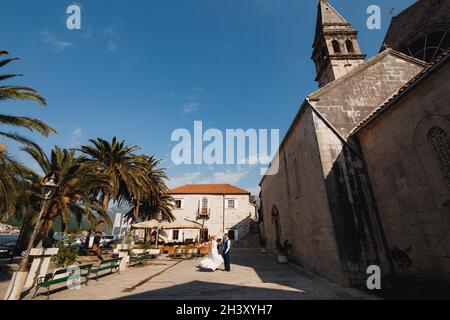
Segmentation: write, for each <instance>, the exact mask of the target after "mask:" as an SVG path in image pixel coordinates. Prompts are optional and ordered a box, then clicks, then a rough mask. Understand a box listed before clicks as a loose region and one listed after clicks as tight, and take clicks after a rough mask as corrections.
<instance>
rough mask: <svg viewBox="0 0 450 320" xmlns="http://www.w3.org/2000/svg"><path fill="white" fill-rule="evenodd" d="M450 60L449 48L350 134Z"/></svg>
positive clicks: (358, 129)
mask: <svg viewBox="0 0 450 320" xmlns="http://www.w3.org/2000/svg"><path fill="white" fill-rule="evenodd" d="M449 59H450V48H449V49H447V50H445V51H444V52H443V53H442V54H441V55H440V56H439V57H437V58H436V59H435V60H433V61H432V62H431V63H430V64H429V65H428V66H427V67H426V68H425V69H423V70H422V71H421V72H419V73H418V74H417V75H416V76H415V77H414V78H412V79H411V80H410V81H408V82H407V83H406V84H405V85H404V86H403V87H401V88H400V89H398V91H397V92H395V93H394V94H393V95H392V96H391V97H390V98H389V99H388V100H386V102H384V103H383V104H382V105H381V106H379V107H378V108H376V109H375V110H374V111H373V112H372V113H371V114H369V115H368V116H367V117H366V118H365V119H364V120H363V121H361V122H360V123H359V124H358V126H356V127H355V128H354V129H353V131H352V134H355V133H357V132H359V131H360V130H361V129H363V128H364V127H365V126H366V125H367V124H369V123H370V122H372V120H373V119H375V118H376V117H378V116H379V115H380V114H382V113H383V112H384V111H385V110H386V109H387V108H388V107H390V106H391V105H392V104H393V103H394V102H396V101H397V100H398V99H399V98H401V97H402V96H403V94H406V93H407V92H408V91H409V90H410V89H412V88H414V87H415V86H416V85H418V84H419V83H420V82H422V80H424V79H425V78H427V77H428V76H429V75H430V74H431V73H433V71H434V70H436V69H437V68H438V67H439V66H440V65H441V64H444V63H446V62H448V61H449Z"/></svg>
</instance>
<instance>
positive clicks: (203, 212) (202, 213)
mask: <svg viewBox="0 0 450 320" xmlns="http://www.w3.org/2000/svg"><path fill="white" fill-rule="evenodd" d="M210 217H211V209H209V208H208V209H206V208H200V209H198V210H197V219H209V218H210Z"/></svg>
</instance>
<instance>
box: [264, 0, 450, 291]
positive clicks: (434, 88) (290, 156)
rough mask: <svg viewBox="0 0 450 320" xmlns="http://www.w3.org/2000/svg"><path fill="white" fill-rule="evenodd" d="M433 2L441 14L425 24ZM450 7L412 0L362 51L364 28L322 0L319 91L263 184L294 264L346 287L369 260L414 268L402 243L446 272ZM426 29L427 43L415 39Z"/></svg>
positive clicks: (316, 53) (431, 267)
mask: <svg viewBox="0 0 450 320" xmlns="http://www.w3.org/2000/svg"><path fill="white" fill-rule="evenodd" d="M437 5H440V6H441V7H442V8H441V9H440V12H441V13H442V14H440V15H439V16H438V17H434V18H435V19H434V21H433V22H432V23H431V22H427V24H422V22H421V21H423V19H422V18H421V17H424V16H428V17H429V16H430V14H432V12H434V11H435V10H436V9H435V6H437ZM449 12H450V1H441V0H421V1H418V2H416V3H415V4H414V5H413V6H412V7H410V8H408V9H407V10H405V12H403V13H401V14H400V15H398V16H397V17H396V18H394V19H393V22H392V25H391V27H390V29H389V31H388V33H387V35H386V39H385V42H384V44H380V46H382V49H381V50H380V53H379V54H378V55H376V56H375V57H372V58H371V59H369V60H368V61H365V59H364V58H365V56H364V55H363V54H362V53H361V50H360V47H359V45H358V37H357V35H358V34H357V31H356V30H354V29H353V28H352V27H351V25H350V24H349V23H348V22H347V21H346V20H345V19H344V18H343V17H342V16H341V15H340V14H339V13H338V12H337V11H336V10H335V9H334V8H333V7H332V6H331V5H330V4H329V3H328V2H327V1H324V0H321V1H319V6H318V16H317V27H316V35H315V39H314V44H313V55H312V59H313V61H314V63H315V65H316V70H317V78H316V81H318V83H319V89H318V90H317V91H316V92H314V93H312V94H310V95H309V96H308V97H307V98H306V99H305V101H304V102H303V104H302V105H301V107H300V109H299V112H298V114H297V116H296V117H295V119H294V120H293V122H292V124H291V126H290V128H289V130H288V132H287V134H286V136H285V137H284V139H283V141H282V143H281V146H280V149H279V156H278V157H277V158H275V159H274V160H273V161H278V165H279V172H278V174H277V175H274V176H270V175H267V176H265V177H264V178H263V179H262V181H261V183H260V186H261V198H262V209H261V212H262V215H261V225H260V228H261V231H262V234H263V236H264V238H265V239H266V241H267V246H268V249H269V251H271V252H276V249H275V247H276V246H275V243H276V242H277V241H281V242H283V241H284V240H288V241H289V242H291V243H292V244H293V248H292V250H291V258H292V259H293V260H294V261H295V262H297V263H298V264H300V265H302V266H303V267H305V268H306V269H307V270H310V271H313V272H315V273H317V274H320V275H322V276H324V277H327V278H329V279H331V280H333V281H335V282H338V283H340V284H344V285H359V284H362V283H364V282H365V279H366V278H367V275H366V270H367V267H368V266H369V265H373V264H376V265H379V266H381V269H382V272H383V273H384V274H387V273H390V272H392V271H396V272H406V271H405V270H403V269H401V268H399V266H398V263H397V262H398V261H397V260H396V256H395V255H394V254H393V253H394V252H397V253H398V252H402V253H406V254H407V255H408V256H409V258H410V259H411V261H412V267H411V268H412V269H413V270H414V271H420V272H424V273H427V274H428V275H430V276H433V277H437V278H439V279H445V280H446V281H448V280H449V279H450V237H449V232H450V212H449V210H450V209H449V203H450V93H449V92H448V89H447V88H449V84H450V69H449V68H450V65H449V63H448V61H449V59H450V58H449V55H450V54H449V52H448V50H447V51H446V47H448V45H449V44H450V43H449V42H448V41H450V39H449V40H447V37H449V36H450V33H449V34H447V31H450V29H449V28H447V29H445V28H446V27H445V26H447V27H448V26H449V25H450V19H449V15H448V13H449ZM445 13H446V14H445ZM404 17H407V18H404ZM412 17H417V19H414V18H412ZM400 26H401V30H400V29H399V28H400ZM433 26H434V27H433ZM436 32H439V35H440V36H441V39H440V41H439V43H438V44H436V43H435V42H432V43H431V42H430V43H428V42H427V41H428V40H427V39H431V38H433V39H435V38H437V36H436V35H437V33H436ZM402 35H404V36H405V39H401V37H402ZM427 35H431V36H430V38H428V36H427ZM421 37H423V39H424V40H423V41H424V48H425V49H424V50H425V52H424V51H420V50H416V51H413V50H411V49H408V48H409V47H408V45H409V44H411V43H414V41H415V40H417V39H422V38H421ZM406 38H407V39H406ZM433 41H434V40H433ZM393 48H395V49H396V50H394V49H393ZM397 50H399V51H397ZM431 51H433V53H432V54H431V53H429V52H431ZM436 58H437V59H436ZM430 61H433V62H431V63H429V62H430Z"/></svg>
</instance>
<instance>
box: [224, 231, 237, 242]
mask: <svg viewBox="0 0 450 320" xmlns="http://www.w3.org/2000/svg"><path fill="white" fill-rule="evenodd" d="M227 233H228V238H229V239H230V240H231V241H237V240H238V231H237V230H236V229H229V230H228V231H227Z"/></svg>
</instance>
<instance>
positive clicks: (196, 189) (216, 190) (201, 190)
mask: <svg viewBox="0 0 450 320" xmlns="http://www.w3.org/2000/svg"><path fill="white" fill-rule="evenodd" d="M169 193H170V194H216V195H217V194H220V195H224V194H236V195H247V194H250V192H249V191H247V190H244V189H241V188H239V187H236V186H233V185H231V184H187V185H184V186H181V187H178V188H174V189H171V190H170V191H169Z"/></svg>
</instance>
